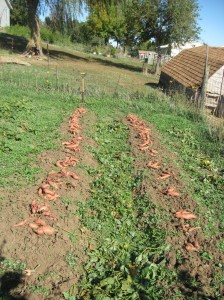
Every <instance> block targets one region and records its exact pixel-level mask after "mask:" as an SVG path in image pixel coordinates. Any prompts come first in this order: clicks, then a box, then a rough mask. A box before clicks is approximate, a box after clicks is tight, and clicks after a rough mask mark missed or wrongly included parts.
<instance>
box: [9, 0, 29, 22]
mask: <svg viewBox="0 0 224 300" xmlns="http://www.w3.org/2000/svg"><path fill="white" fill-rule="evenodd" d="M11 4H12V7H13V9H12V11H11V14H10V19H11V24H12V25H16V24H18V25H22V26H27V25H28V14H27V3H26V0H11Z"/></svg>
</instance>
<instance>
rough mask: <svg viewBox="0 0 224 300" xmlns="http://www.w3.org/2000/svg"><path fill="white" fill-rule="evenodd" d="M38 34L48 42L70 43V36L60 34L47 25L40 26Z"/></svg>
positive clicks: (66, 44)
mask: <svg viewBox="0 0 224 300" xmlns="http://www.w3.org/2000/svg"><path fill="white" fill-rule="evenodd" d="M40 35H41V39H42V40H43V41H45V42H47V43H50V44H59V45H63V46H69V45H71V40H70V36H68V35H62V34H61V33H60V32H59V31H52V30H51V29H50V28H48V27H41V30H40Z"/></svg>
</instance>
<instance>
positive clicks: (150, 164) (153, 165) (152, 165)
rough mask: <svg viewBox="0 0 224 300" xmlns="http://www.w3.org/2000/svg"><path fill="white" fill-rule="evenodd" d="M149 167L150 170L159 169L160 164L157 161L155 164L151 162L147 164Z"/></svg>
mask: <svg viewBox="0 0 224 300" xmlns="http://www.w3.org/2000/svg"><path fill="white" fill-rule="evenodd" d="M147 167H148V168H150V169H155V170H156V169H159V168H160V162H159V161H158V160H156V161H155V162H152V161H150V162H149V163H148V164H147Z"/></svg>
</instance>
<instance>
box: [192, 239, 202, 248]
mask: <svg viewBox="0 0 224 300" xmlns="http://www.w3.org/2000/svg"><path fill="white" fill-rule="evenodd" d="M193 245H194V246H195V248H197V249H200V245H199V243H198V241H194V242H193Z"/></svg>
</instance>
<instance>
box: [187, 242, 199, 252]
mask: <svg viewBox="0 0 224 300" xmlns="http://www.w3.org/2000/svg"><path fill="white" fill-rule="evenodd" d="M185 249H186V250H187V251H188V252H195V251H198V249H197V248H196V247H195V246H193V245H192V244H191V243H187V244H186V246H185Z"/></svg>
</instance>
